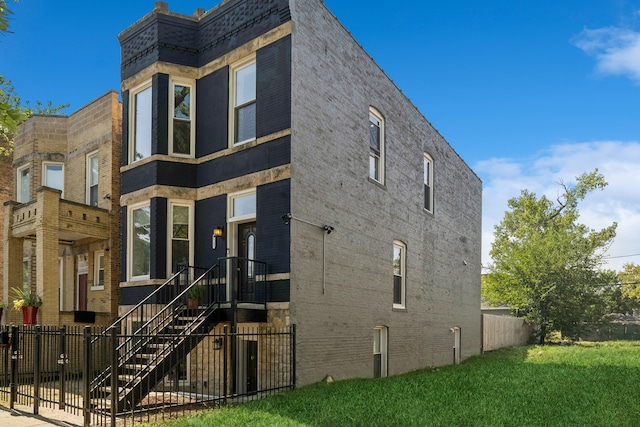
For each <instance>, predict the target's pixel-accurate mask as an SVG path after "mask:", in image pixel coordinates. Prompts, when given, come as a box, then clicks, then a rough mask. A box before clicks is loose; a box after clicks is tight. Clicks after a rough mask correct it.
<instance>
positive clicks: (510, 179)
mask: <svg viewBox="0 0 640 427" xmlns="http://www.w3.org/2000/svg"><path fill="white" fill-rule="evenodd" d="M638 164H640V142H635V141H633V142H620V141H596V142H585V143H576V144H569V143H567V144H559V145H554V146H552V147H551V148H549V149H548V150H545V151H544V152H540V153H537V154H536V155H535V156H533V157H532V158H526V159H504V158H493V159H489V160H485V161H481V162H479V163H477V164H476V165H474V170H475V171H476V172H477V173H478V175H480V177H481V178H482V180H483V182H484V188H483V207H482V209H483V215H482V239H483V241H482V264H483V265H487V264H488V263H490V257H489V250H490V249H491V243H492V242H493V231H494V225H495V224H498V223H499V222H500V221H501V220H502V218H503V217H504V213H505V211H506V210H507V200H509V199H510V198H512V197H517V196H519V195H520V191H521V190H523V189H527V190H529V191H532V192H534V193H536V195H538V196H541V195H543V194H544V195H546V196H547V197H549V198H551V199H552V200H555V198H556V197H557V196H558V195H559V194H560V192H561V188H560V186H559V185H558V183H559V182H561V181H562V182H564V183H565V184H570V183H572V182H573V181H575V177H576V176H578V175H580V174H582V173H584V172H591V171H592V170H594V169H595V168H598V171H599V172H600V173H601V174H603V175H604V177H605V179H606V181H607V182H608V183H609V185H608V186H607V187H605V188H604V190H602V191H596V192H593V193H590V194H588V195H587V197H586V199H585V200H584V201H582V202H581V203H580V205H579V206H578V209H579V210H580V219H579V221H580V222H581V223H583V224H586V225H587V226H589V227H591V228H593V229H602V228H604V227H607V226H609V225H610V224H611V223H612V222H614V221H615V222H617V223H618V229H617V236H616V238H615V240H614V242H613V244H612V246H611V248H610V249H609V252H608V254H609V255H610V256H611V257H612V258H610V260H609V264H608V267H609V268H612V269H615V270H621V269H622V265H623V264H624V263H627V262H634V263H636V264H640V255H636V256H633V257H626V256H625V257H621V258H617V257H619V256H623V255H631V254H640V239H638V235H639V234H640V191H638V187H639V186H640V179H639V178H638V169H637V167H638V166H637V165H638ZM614 257H616V258H614Z"/></svg>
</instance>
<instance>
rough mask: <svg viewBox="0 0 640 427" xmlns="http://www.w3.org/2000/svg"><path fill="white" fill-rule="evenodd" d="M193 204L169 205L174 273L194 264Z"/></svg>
mask: <svg viewBox="0 0 640 427" xmlns="http://www.w3.org/2000/svg"><path fill="white" fill-rule="evenodd" d="M192 206H193V204H192V203H190V202H170V203H169V236H170V239H171V241H170V245H169V262H168V265H169V266H170V267H171V268H172V271H169V272H168V273H169V274H171V273H174V272H176V271H178V267H179V266H186V265H192V264H193V250H192V245H191V242H193V227H192V224H193V214H192V212H193V207H192Z"/></svg>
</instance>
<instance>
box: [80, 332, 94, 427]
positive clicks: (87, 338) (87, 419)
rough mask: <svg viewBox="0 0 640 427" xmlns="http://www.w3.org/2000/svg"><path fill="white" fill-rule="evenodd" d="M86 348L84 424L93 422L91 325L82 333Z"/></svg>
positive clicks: (83, 403)
mask: <svg viewBox="0 0 640 427" xmlns="http://www.w3.org/2000/svg"><path fill="white" fill-rule="evenodd" d="M82 335H83V336H82V338H83V341H84V342H83V344H84V350H83V357H84V361H83V363H82V396H83V397H82V401H83V402H82V415H83V416H84V425H85V426H88V425H90V424H91V369H92V367H91V361H92V357H93V355H92V354H91V327H90V326H85V327H84V331H83V334H82Z"/></svg>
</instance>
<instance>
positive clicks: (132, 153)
mask: <svg viewBox="0 0 640 427" xmlns="http://www.w3.org/2000/svg"><path fill="white" fill-rule="evenodd" d="M151 87H152V84H151V80H149V81H147V82H145V83H143V84H141V85H140V86H137V87H135V88H133V89H132V90H131V91H130V92H129V156H128V157H129V164H132V163H135V162H137V161H140V160H143V159H145V158H147V157H142V158H140V159H136V147H137V146H138V144H137V143H138V141H137V140H136V126H137V120H136V109H137V103H136V96H137V95H138V94H140V93H141V92H143V91H145V90H147V89H149V88H151ZM150 116H151V117H150V122H149V141H148V143H149V147H148V149H149V157H150V156H151V155H152V145H153V144H152V140H151V138H152V136H151V135H152V132H151V130H152V128H153V122H152V116H153V89H151V101H150Z"/></svg>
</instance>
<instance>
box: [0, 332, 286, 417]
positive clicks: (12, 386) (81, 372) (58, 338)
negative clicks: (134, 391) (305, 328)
mask: <svg viewBox="0 0 640 427" xmlns="http://www.w3.org/2000/svg"><path fill="white" fill-rule="evenodd" d="M0 332H2V333H0V358H1V360H0V406H9V407H10V408H12V409H14V407H15V406H26V407H28V408H29V410H28V411H29V412H32V413H33V414H42V416H45V417H46V416H47V415H46V414H43V413H41V412H40V410H41V409H43V410H44V408H46V409H47V411H44V412H46V413H48V414H53V413H55V414H58V413H59V412H53V411H64V413H67V414H73V415H75V416H77V417H78V419H79V420H82V422H80V421H78V423H82V424H83V425H85V426H89V425H96V426H115V425H116V424H117V425H124V426H127V425H135V424H139V423H153V422H155V421H157V420H162V419H165V418H171V417H175V416H179V415H183V414H186V413H190V412H193V411H198V410H200V411H201V410H205V409H210V408H214V407H217V406H220V405H224V404H226V403H228V402H234V403H235V402H242V401H246V400H253V399H255V398H258V397H263V396H267V395H269V394H274V393H278V392H280V391H283V390H288V389H292V388H294V387H295V326H291V327H270V326H267V325H265V324H261V325H258V324H256V326H255V327H246V328H237V329H236V328H232V327H229V325H228V324H225V323H220V324H218V325H217V327H216V328H215V329H214V330H212V331H209V332H200V331H193V332H192V334H191V335H190V339H192V340H197V342H198V343H199V344H198V345H197V346H196V347H195V348H193V349H191V350H190V351H189V353H187V354H181V355H180V357H181V358H182V359H184V360H185V362H186V364H185V367H186V371H185V372H184V375H185V379H186V380H187V381H185V382H183V381H180V378H178V376H177V375H176V373H175V372H174V370H168V371H166V372H165V373H163V374H161V376H163V378H164V379H163V381H161V382H159V383H158V384H156V385H153V386H152V387H150V390H149V391H148V392H146V393H147V394H145V395H144V396H143V399H142V400H140V402H139V403H137V404H136V405H135V406H133V407H131V408H129V409H127V410H126V411H124V410H118V409H117V406H114V405H113V401H114V394H112V393H111V392H110V391H102V390H97V389H95V387H93V384H94V383H95V382H96V381H97V380H99V379H100V378H101V377H102V376H104V375H105V372H111V371H112V369H111V367H112V366H114V365H113V363H112V359H117V357H116V356H117V352H118V348H119V347H121V346H122V344H123V343H125V344H126V343H127V342H128V340H129V339H130V338H131V337H130V336H128V335H127V334H123V333H122V332H121V331H118V330H116V328H107V329H104V328H100V327H93V328H92V327H88V326H87V327H84V328H83V327H43V326H20V327H17V326H12V327H10V328H9V327H4V328H3V329H1V330H0ZM134 338H138V339H139V338H140V337H139V336H136V337H134ZM153 338H155V337H154V336H153V335H149V336H148V337H147V336H144V337H143V340H145V341H149V342H151V340H152V339H153ZM239 340H241V341H243V342H247V343H250V344H248V348H246V349H245V350H246V351H245V352H243V354H244V356H245V359H246V360H245V362H246V363H244V364H243V366H244V372H245V373H244V380H245V383H244V384H243V386H242V387H240V390H238V389H235V388H236V387H235V386H234V385H233V383H234V373H235V372H236V369H235V364H234V362H233V360H234V359H233V358H232V356H231V348H232V346H231V344H232V343H234V342H237V341H239ZM123 348H125V349H126V348H128V347H127V345H125V346H124V347H123ZM116 366H117V364H116ZM111 373H112V374H113V377H112V383H111V384H110V386H109V387H105V389H111V390H113V389H116V390H117V389H118V382H119V378H120V376H121V374H122V373H121V372H117V371H114V372H111ZM172 378H173V381H172ZM176 378H178V379H176ZM234 389H235V390H234Z"/></svg>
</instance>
